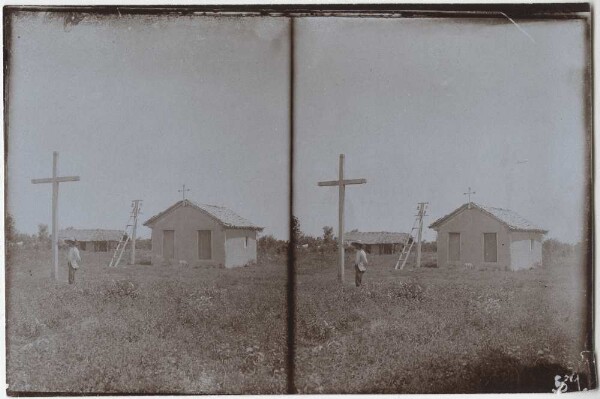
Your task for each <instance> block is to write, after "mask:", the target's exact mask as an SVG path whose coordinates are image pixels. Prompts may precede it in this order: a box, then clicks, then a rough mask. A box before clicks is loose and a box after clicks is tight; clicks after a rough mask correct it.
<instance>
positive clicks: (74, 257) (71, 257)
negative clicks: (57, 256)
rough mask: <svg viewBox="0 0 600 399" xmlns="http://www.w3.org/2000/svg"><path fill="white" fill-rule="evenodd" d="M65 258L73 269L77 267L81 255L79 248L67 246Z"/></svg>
mask: <svg viewBox="0 0 600 399" xmlns="http://www.w3.org/2000/svg"><path fill="white" fill-rule="evenodd" d="M67 260H68V261H69V263H70V264H71V267H73V269H79V263H80V262H81V256H79V250H78V249H77V247H69V252H68V253H67Z"/></svg>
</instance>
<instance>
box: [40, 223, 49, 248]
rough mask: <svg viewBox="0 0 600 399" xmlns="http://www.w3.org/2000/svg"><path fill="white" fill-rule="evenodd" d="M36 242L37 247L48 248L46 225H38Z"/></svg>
mask: <svg viewBox="0 0 600 399" xmlns="http://www.w3.org/2000/svg"><path fill="white" fill-rule="evenodd" d="M37 241H38V245H39V244H42V245H43V246H44V247H50V233H48V225H47V224H43V223H40V224H38V233H37Z"/></svg>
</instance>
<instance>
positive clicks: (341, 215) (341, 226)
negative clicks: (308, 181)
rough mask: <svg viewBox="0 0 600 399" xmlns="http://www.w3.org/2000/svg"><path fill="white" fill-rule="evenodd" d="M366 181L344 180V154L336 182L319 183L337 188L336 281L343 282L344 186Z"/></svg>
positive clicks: (341, 155) (319, 183)
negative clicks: (337, 268) (337, 265)
mask: <svg viewBox="0 0 600 399" xmlns="http://www.w3.org/2000/svg"><path fill="white" fill-rule="evenodd" d="M366 182H367V180H366V179H348V180H344V154H340V164H339V172H338V180H331V181H320V182H318V183H317V184H318V185H319V186H321V187H322V186H338V188H339V198H338V201H339V203H338V222H339V225H338V264H339V271H338V279H339V280H340V282H342V283H343V282H344V200H345V197H346V185H348V184H365V183H366Z"/></svg>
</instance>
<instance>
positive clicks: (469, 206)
mask: <svg viewBox="0 0 600 399" xmlns="http://www.w3.org/2000/svg"><path fill="white" fill-rule="evenodd" d="M475 194H477V193H476V192H475V191H471V187H469V191H467V192H466V193H463V195H468V196H469V205H467V208H469V209H471V195H475Z"/></svg>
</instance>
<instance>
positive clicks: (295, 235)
mask: <svg viewBox="0 0 600 399" xmlns="http://www.w3.org/2000/svg"><path fill="white" fill-rule="evenodd" d="M303 235H304V234H302V230H300V221H299V220H298V218H297V217H296V216H292V237H291V239H292V242H293V243H296V244H297V243H299V242H300V239H301V238H302V236H303Z"/></svg>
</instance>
